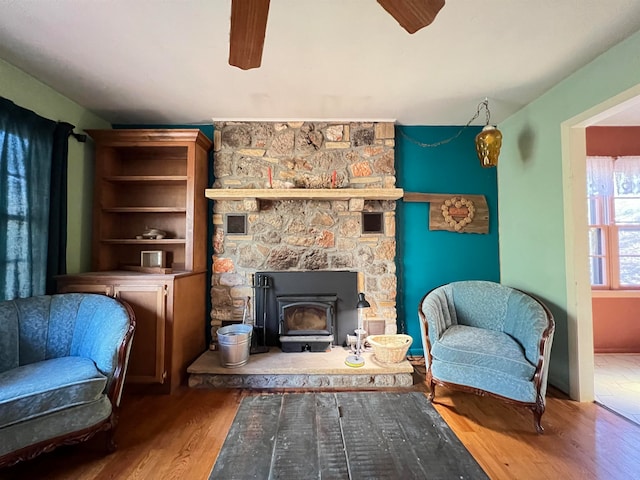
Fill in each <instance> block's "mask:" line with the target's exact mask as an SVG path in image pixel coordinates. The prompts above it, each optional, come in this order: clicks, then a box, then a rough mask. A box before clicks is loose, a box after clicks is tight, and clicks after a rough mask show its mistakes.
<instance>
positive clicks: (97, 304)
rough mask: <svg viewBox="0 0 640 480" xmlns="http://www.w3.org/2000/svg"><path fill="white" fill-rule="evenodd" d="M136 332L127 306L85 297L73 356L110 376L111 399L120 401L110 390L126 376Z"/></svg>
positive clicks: (74, 335) (74, 338)
mask: <svg viewBox="0 0 640 480" xmlns="http://www.w3.org/2000/svg"><path fill="white" fill-rule="evenodd" d="M80 295H83V294H80ZM134 329H135V316H134V313H133V310H132V309H131V307H130V306H129V305H128V304H126V303H124V302H122V301H120V300H116V299H115V298H111V297H107V296H104V295H96V294H84V297H83V298H82V300H81V302H80V304H79V305H78V313H77V321H76V325H75V329H74V332H73V340H72V342H71V352H70V353H71V355H78V356H83V357H87V358H90V359H91V360H93V361H94V362H95V364H96V367H97V368H98V370H100V372H101V373H102V374H104V375H105V376H107V377H108V381H107V387H106V388H107V392H109V393H110V395H109V396H110V397H111V393H113V394H114V396H113V397H112V399H116V400H117V399H119V395H120V392H119V391H117V392H111V390H112V389H113V388H114V384H113V382H114V380H116V379H118V377H120V376H124V370H125V367H126V364H127V361H128V355H129V351H130V348H131V341H132V338H133V331H134ZM116 383H118V382H116ZM119 388H121V386H120V387H118V389H119Z"/></svg>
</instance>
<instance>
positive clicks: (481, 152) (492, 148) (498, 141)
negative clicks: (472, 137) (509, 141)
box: [476, 124, 502, 168]
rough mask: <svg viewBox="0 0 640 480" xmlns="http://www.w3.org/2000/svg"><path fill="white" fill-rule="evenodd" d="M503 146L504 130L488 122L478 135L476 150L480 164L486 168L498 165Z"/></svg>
mask: <svg viewBox="0 0 640 480" xmlns="http://www.w3.org/2000/svg"><path fill="white" fill-rule="evenodd" d="M501 146H502V132H500V130H498V128H497V127H495V126H493V125H489V124H487V125H486V126H485V127H484V128H483V129H482V131H481V132H480V133H479V134H478V135H476V152H477V153H478V159H479V160H480V165H482V166H483V167H484V168H489V167H496V166H497V165H498V156H499V155H500V147H501Z"/></svg>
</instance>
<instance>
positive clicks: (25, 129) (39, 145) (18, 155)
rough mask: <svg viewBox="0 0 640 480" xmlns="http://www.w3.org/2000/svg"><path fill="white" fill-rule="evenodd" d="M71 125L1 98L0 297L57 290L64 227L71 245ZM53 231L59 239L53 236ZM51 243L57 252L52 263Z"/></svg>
mask: <svg viewBox="0 0 640 480" xmlns="http://www.w3.org/2000/svg"><path fill="white" fill-rule="evenodd" d="M60 125H61V126H60ZM69 127H70V128H69ZM72 129H73V126H71V125H69V124H58V122H54V121H52V120H48V119H46V118H43V117H41V116H39V115H37V114H36V113H34V112H32V111H30V110H27V109H24V108H22V107H20V106H17V105H15V104H14V103H13V102H11V101H10V100H7V99H5V98H2V97H0V300H8V299H12V298H18V297H28V296H32V295H41V294H44V293H53V292H52V291H50V289H51V288H52V286H53V287H55V285H54V284H53V276H54V275H57V274H59V273H61V270H62V271H64V270H65V269H66V265H65V263H66V262H65V261H63V262H62V265H60V258H59V255H60V254H59V249H60V246H59V245H58V244H59V243H60V238H61V236H62V233H61V230H62V231H63V233H64V235H63V236H64V241H63V242H62V244H63V248H65V249H66V189H67V187H66V169H67V160H66V157H67V146H66V143H67V142H68V135H69V133H70V131H71V130H72ZM62 143H64V144H65V145H61V144H62ZM61 156H63V157H64V159H61V158H60V157H61ZM52 173H53V176H52ZM52 178H53V179H54V181H55V186H54V188H53V195H52V188H51V182H52ZM61 197H64V205H63V206H62V210H63V211H64V213H61V212H60V210H61V203H62V200H61ZM52 199H53V200H55V203H54V205H53V207H52V205H51V200H52ZM50 214H51V215H50ZM50 223H53V224H54V227H56V228H51V227H50ZM50 233H53V234H55V235H56V238H55V239H53V240H50V238H49V234H50ZM51 248H53V249H55V251H56V252H57V253H56V257H57V258H56V259H54V260H53V261H52V262H50V260H49V259H50V256H51V253H50V249H51ZM64 256H65V258H66V252H65V254H64ZM50 263H51V265H50ZM62 273H63V272H62ZM47 277H49V278H47Z"/></svg>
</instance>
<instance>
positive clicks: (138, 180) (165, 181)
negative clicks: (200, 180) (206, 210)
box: [103, 175, 187, 184]
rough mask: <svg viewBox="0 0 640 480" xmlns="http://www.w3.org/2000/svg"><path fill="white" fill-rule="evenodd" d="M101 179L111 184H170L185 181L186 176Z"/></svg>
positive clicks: (116, 176)
mask: <svg viewBox="0 0 640 480" xmlns="http://www.w3.org/2000/svg"><path fill="white" fill-rule="evenodd" d="M103 178H104V180H106V181H108V182H113V183H152V184H171V183H186V181H187V176H186V175H111V176H107V177H103Z"/></svg>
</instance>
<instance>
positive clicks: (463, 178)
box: [396, 126, 500, 355]
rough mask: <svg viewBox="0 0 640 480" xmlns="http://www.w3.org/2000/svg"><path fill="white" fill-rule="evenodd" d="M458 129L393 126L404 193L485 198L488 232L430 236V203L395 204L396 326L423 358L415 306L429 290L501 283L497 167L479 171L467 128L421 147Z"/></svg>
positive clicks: (473, 133) (473, 130)
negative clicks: (458, 283) (469, 283)
mask: <svg viewBox="0 0 640 480" xmlns="http://www.w3.org/2000/svg"><path fill="white" fill-rule="evenodd" d="M461 128H462V127H423V126H416V127H404V126H398V127H396V167H397V185H398V186H399V187H401V188H403V189H404V191H405V192H421V193H451V194H467V195H485V197H486V198H487V203H488V206H489V233H488V234H475V233H454V232H447V231H429V204H428V203H414V202H398V204H397V233H398V245H397V248H398V255H397V261H396V263H397V268H398V272H397V275H398V297H397V309H398V326H399V330H403V331H405V332H406V333H408V334H409V335H411V337H412V338H413V344H412V345H411V349H410V350H409V351H410V353H411V354H412V355H422V354H423V350H422V339H421V335H420V324H419V320H418V304H419V303H420V300H421V299H422V297H423V296H424V295H425V294H426V293H427V292H428V291H429V290H431V289H432V288H435V287H437V286H439V285H442V284H444V283H448V282H452V281H456V280H492V281H500V266H499V256H498V189H497V178H496V169H495V168H488V169H485V168H482V167H481V166H480V162H479V161H478V158H477V156H476V153H475V145H474V139H475V136H476V134H477V133H478V132H479V131H480V127H469V128H467V129H465V130H464V131H463V132H462V134H461V135H460V136H459V137H458V138H456V139H455V140H453V141H451V142H450V143H448V144H445V145H441V146H439V147H434V148H424V147H420V146H418V145H417V144H415V143H414V142H411V141H410V140H408V139H407V138H406V137H405V135H406V136H408V137H410V138H412V139H414V140H417V141H418V142H421V143H435V142H438V141H441V140H443V139H446V138H450V137H452V136H454V135H456V134H457V133H458V132H459V131H460V129H461Z"/></svg>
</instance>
